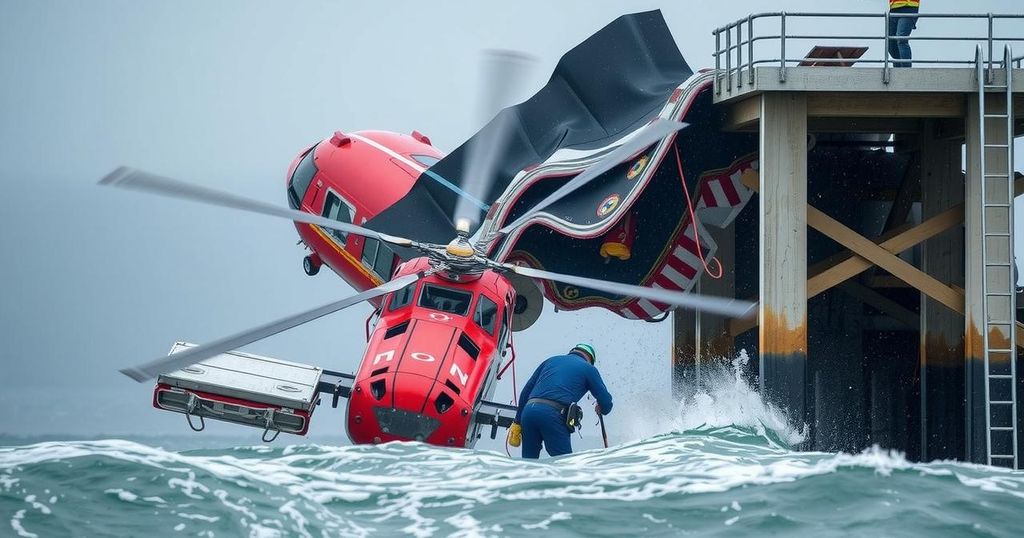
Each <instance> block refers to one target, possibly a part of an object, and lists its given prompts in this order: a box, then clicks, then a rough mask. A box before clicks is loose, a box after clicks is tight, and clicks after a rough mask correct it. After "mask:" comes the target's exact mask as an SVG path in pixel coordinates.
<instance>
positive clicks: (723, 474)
mask: <svg viewBox="0 0 1024 538" xmlns="http://www.w3.org/2000/svg"><path fill="white" fill-rule="evenodd" d="M1022 509H1024V473H1019V472H1010V471H1006V470H1002V469H996V468H991V467H984V466H977V465H968V464H960V463H951V462H946V463H928V464H915V463H908V462H907V461H905V460H904V459H903V458H901V457H900V456H899V455H895V454H890V453H886V452H883V451H880V450H877V449H876V450H869V451H866V452H864V453H861V454H854V455H850V454H828V453H806V452H803V453H801V452H793V451H791V450H789V449H787V448H786V447H785V446H784V445H782V444H781V443H780V442H778V441H777V440H773V439H772V438H771V436H764V435H760V434H758V433H756V432H754V431H751V430H749V429H745V428H737V427H724V428H707V429H698V430H691V431H684V432H678V433H670V434H663V435H657V436H654V437H652V438H649V439H644V440H641V441H636V442H632V443H627V444H624V445H621V446H617V447H614V448H612V449H609V450H601V451H587V452H582V453H578V454H574V455H571V456H567V457H564V458H560V459H557V460H546V461H545V460H542V461H539V462H524V461H522V460H518V459H509V458H508V457H506V456H505V455H503V454H497V453H492V452H482V451H470V450H450V449H443V448H435V447H431V446H426V445H422V444H414V443H391V444H387V445H382V446H346V447H332V446H317V445H293V446H288V447H284V448H268V447H260V446H257V447H236V448H228V449H216V450H215V449H206V450H193V451H184V452H173V451H167V450H163V449H159V448H154V447H151V446H147V445H143V444H139V443H134V442H130V441H123V440H101V441H83V442H46V443H38V444H33V445H28V446H19V447H6V448H2V449H0V518H2V523H3V527H4V528H0V535H2V536H38V537H49V536H179V535H180V536H258V537H263V536H393V535H412V536H424V537H425V536H540V535H544V536H630V535H641V536H687V535H698V536H737V535H745V536H766V535H784V536H1020V535H1021V528H1022V526H1021V525H1022V523H1024V518H1022V515H1021V514H1022Z"/></svg>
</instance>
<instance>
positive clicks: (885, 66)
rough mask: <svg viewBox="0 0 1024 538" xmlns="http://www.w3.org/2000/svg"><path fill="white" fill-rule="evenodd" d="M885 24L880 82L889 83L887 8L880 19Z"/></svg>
mask: <svg viewBox="0 0 1024 538" xmlns="http://www.w3.org/2000/svg"><path fill="white" fill-rule="evenodd" d="M882 22H883V23H884V24H885V46H884V47H882V49H884V51H885V61H884V62H883V63H882V84H888V83H889V39H891V38H890V37H889V10H886V11H885V18H884V19H883V21H882Z"/></svg>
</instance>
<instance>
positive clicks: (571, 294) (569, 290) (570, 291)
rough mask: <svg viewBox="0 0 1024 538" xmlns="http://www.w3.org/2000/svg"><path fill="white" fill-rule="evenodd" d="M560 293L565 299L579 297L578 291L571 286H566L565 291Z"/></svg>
mask: <svg viewBox="0 0 1024 538" xmlns="http://www.w3.org/2000/svg"><path fill="white" fill-rule="evenodd" d="M562 293H563V295H565V298H566V299H576V298H578V297H579V296H580V289H579V288H577V287H573V286H566V287H565V289H564V290H562Z"/></svg>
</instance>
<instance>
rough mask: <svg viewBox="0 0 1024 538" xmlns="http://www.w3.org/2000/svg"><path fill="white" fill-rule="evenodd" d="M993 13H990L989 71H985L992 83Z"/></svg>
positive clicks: (989, 81) (986, 78) (988, 80)
mask: <svg viewBox="0 0 1024 538" xmlns="http://www.w3.org/2000/svg"><path fill="white" fill-rule="evenodd" d="M993 75H994V73H992V14H991V13H989V14H988V72H987V73H985V81H986V82H987V83H989V84H992V77H993Z"/></svg>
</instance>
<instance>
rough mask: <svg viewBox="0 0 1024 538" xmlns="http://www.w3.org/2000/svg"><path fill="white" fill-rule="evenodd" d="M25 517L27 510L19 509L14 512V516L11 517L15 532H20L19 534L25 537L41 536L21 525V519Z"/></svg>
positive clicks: (34, 537)
mask: <svg viewBox="0 0 1024 538" xmlns="http://www.w3.org/2000/svg"><path fill="white" fill-rule="evenodd" d="M24 518H25V510H18V511H17V512H15V513H14V517H12V518H11V528H12V529H14V532H16V533H18V536H22V537H24V538H39V535H38V534H35V533H31V532H28V531H27V530H25V527H23V526H22V525H21V520H22V519H24Z"/></svg>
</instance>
